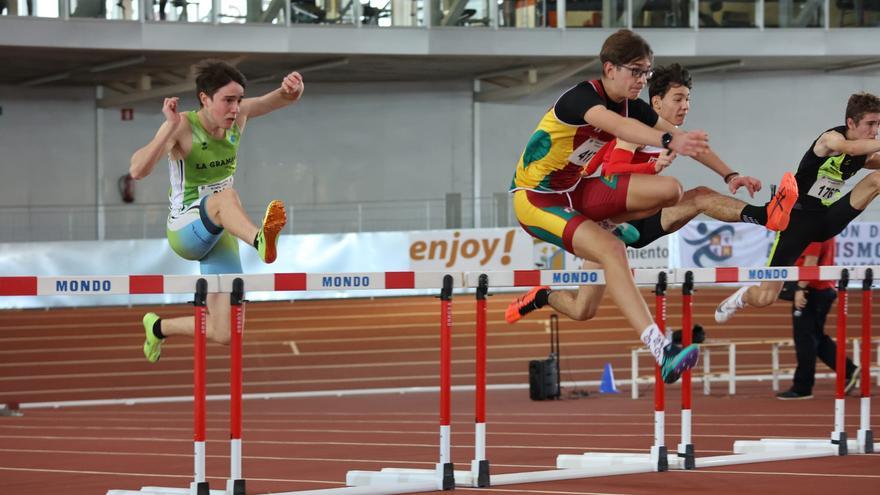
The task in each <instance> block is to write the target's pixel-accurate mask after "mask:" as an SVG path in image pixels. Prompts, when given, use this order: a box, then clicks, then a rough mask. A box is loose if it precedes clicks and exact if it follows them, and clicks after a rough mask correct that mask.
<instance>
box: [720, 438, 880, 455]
mask: <svg viewBox="0 0 880 495" xmlns="http://www.w3.org/2000/svg"><path fill="white" fill-rule="evenodd" d="M872 440H873V439H872ZM861 445H862V446H861V447H860V446H859V440H847V441H846V444H845V445H844V446H845V447H846V448H847V450H848V451H850V452H863V451H864V450H865V447H866V446H867V444H865V443H862V444H861ZM871 447H872V448H873V449H874V451H875V452H876V451H877V450H878V448H880V444H876V443H872V445H871ZM786 450H788V451H797V450H828V451H830V452H832V453H833V454H834V455H840V444H839V443H838V444H834V443H832V441H831V440H826V439H821V438H762V439H760V440H737V441H736V442H734V444H733V451H734V452H735V453H738V454H752V453H762V452H779V451H786Z"/></svg>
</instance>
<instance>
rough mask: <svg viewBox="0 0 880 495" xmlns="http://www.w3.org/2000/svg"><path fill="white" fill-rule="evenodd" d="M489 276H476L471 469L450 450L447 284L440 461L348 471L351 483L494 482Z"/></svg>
mask: <svg viewBox="0 0 880 495" xmlns="http://www.w3.org/2000/svg"><path fill="white" fill-rule="evenodd" d="M488 292H489V278H488V276H487V275H486V274H479V275H478V276H477V285H476V292H475V294H476V329H475V339H476V342H475V347H476V349H475V353H476V354H475V380H474V387H475V391H474V393H475V396H474V409H475V410H474V418H475V420H474V459H473V460H472V461H471V466H470V467H471V469H470V471H464V470H460V471H456V470H455V468H454V465H453V463H452V461H451V458H450V450H451V431H450V429H451V426H450V416H451V400H450V395H451V391H452V387H451V379H450V377H451V366H452V357H451V356H452V354H451V346H452V340H451V333H450V330H451V327H452V314H451V312H450V310H449V306H450V305H451V299H452V289H451V287H449V288H447V286H446V285H445V284H444V286H443V292H441V296H440V299H441V301H443V303H444V304H443V315H442V316H441V323H442V326H441V331H440V335H441V339H440V462H438V463H437V464H436V467H435V469H413V468H382V469H381V470H380V471H357V470H356V471H349V472H348V473H347V474H346V477H345V479H346V484H347V485H348V486H373V485H382V484H391V485H394V484H398V483H412V482H428V483H436V487H435V488H436V489H439V490H452V489H453V488H455V487H456V486H463V487H475V488H485V487H488V486H490V485H491V481H490V477H489V461H488V459H486V296H487V295H488Z"/></svg>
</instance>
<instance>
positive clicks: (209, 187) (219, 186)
mask: <svg viewBox="0 0 880 495" xmlns="http://www.w3.org/2000/svg"><path fill="white" fill-rule="evenodd" d="M229 187H232V176H229V177H227V178H225V179H223V180H221V181H220V182H215V183H213V184H205V185H204V186H199V197H200V198H204V197H205V196H208V195H211V194H216V193H218V192H220V191H224V190H226V189H227V188H229Z"/></svg>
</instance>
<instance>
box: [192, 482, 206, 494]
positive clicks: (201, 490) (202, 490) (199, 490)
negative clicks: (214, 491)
mask: <svg viewBox="0 0 880 495" xmlns="http://www.w3.org/2000/svg"><path fill="white" fill-rule="evenodd" d="M189 493H190V495H210V493H211V488H210V486H209V485H208V482H207V481H193V482H192V483H190V484H189Z"/></svg>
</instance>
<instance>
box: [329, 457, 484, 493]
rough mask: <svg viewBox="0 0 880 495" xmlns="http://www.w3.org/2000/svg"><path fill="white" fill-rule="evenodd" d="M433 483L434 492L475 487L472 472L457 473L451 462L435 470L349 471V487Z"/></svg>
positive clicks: (347, 477)
mask: <svg viewBox="0 0 880 495" xmlns="http://www.w3.org/2000/svg"><path fill="white" fill-rule="evenodd" d="M426 482H433V483H434V486H433V488H432V489H433V490H452V489H454V488H455V486H456V485H458V486H466V487H472V486H475V485H474V482H475V479H474V476H473V474H472V473H471V472H470V471H455V468H454V466H453V464H452V463H451V462H448V463H445V464H439V463H438V464H437V465H436V467H435V468H434V469H410V468H382V470H380V471H349V472H348V473H346V475H345V484H346V485H347V486H379V485H382V486H387V485H396V484H404V485H406V484H415V483H419V484H424V483H426Z"/></svg>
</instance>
